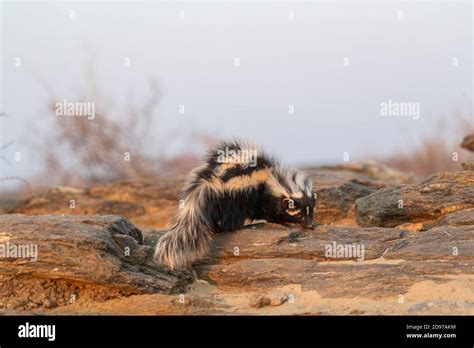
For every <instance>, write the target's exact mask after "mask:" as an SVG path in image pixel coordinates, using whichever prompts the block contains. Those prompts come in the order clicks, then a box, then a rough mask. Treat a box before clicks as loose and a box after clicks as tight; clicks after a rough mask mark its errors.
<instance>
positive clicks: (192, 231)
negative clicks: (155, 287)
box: [155, 141, 316, 269]
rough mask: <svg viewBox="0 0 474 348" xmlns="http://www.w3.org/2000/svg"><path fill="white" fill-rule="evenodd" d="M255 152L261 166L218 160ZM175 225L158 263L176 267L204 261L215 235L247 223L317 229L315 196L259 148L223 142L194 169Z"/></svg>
mask: <svg viewBox="0 0 474 348" xmlns="http://www.w3.org/2000/svg"><path fill="white" fill-rule="evenodd" d="M229 149H231V150H234V151H241V153H242V152H243V151H254V152H253V153H256V154H257V157H256V159H257V160H256V163H249V162H242V161H241V160H240V161H239V160H235V159H236V157H233V158H227V159H226V161H225V162H223V161H222V159H221V158H220V157H219V155H218V154H219V153H220V154H222V152H223V151H226V150H229ZM181 202H182V204H181V208H180V210H179V211H178V214H177V215H176V218H175V223H174V225H173V227H172V228H171V229H170V230H169V231H168V232H167V233H165V234H164V235H163V236H162V237H161V238H160V240H159V241H158V243H157V245H156V249H155V260H156V261H157V262H158V263H161V264H166V265H168V267H170V268H171V269H173V268H176V267H184V266H189V265H190V264H191V263H193V262H194V261H196V260H198V259H200V258H202V257H203V256H204V255H205V254H206V252H207V250H208V248H209V245H210V243H211V241H212V237H213V235H214V233H216V232H220V231H234V230H237V229H239V228H241V227H242V226H243V225H244V224H245V223H246V221H252V220H260V219H264V220H267V221H268V222H274V223H280V224H287V223H300V224H303V225H304V226H305V227H312V225H313V215H314V212H315V204H316V195H315V194H313V186H312V181H311V179H310V178H309V177H308V176H306V175H305V174H304V173H302V172H300V171H297V170H294V169H288V168H286V167H282V166H280V165H279V164H278V162H277V161H276V160H274V159H273V158H271V157H268V156H267V155H266V154H264V153H263V152H262V151H261V150H260V149H259V148H258V147H256V146H255V145H252V144H250V143H246V142H242V141H232V142H223V143H221V144H219V145H218V146H217V147H216V148H215V149H214V150H212V151H210V152H209V153H208V155H207V158H206V162H205V164H204V165H203V166H201V167H198V168H196V169H195V170H193V171H192V172H191V174H190V176H189V179H188V182H187V183H186V186H185V188H184V190H183V193H182V200H181Z"/></svg>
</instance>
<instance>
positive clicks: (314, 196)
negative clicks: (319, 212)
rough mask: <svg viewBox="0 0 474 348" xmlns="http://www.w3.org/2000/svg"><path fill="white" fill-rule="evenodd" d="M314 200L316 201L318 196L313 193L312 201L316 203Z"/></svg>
mask: <svg viewBox="0 0 474 348" xmlns="http://www.w3.org/2000/svg"><path fill="white" fill-rule="evenodd" d="M316 199H318V194H317V193H316V192H313V200H314V201H315V202H316Z"/></svg>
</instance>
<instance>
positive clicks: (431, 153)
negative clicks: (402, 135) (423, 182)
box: [381, 113, 474, 176]
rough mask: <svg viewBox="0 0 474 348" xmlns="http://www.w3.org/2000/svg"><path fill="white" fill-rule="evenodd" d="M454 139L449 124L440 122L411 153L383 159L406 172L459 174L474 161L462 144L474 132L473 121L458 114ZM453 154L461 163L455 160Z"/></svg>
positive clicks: (473, 157)
mask: <svg viewBox="0 0 474 348" xmlns="http://www.w3.org/2000/svg"><path fill="white" fill-rule="evenodd" d="M453 121H454V122H455V126H454V136H453V134H451V132H452V131H453V129H450V128H449V127H448V125H447V124H446V122H439V123H438V125H437V127H436V130H435V132H433V133H430V134H427V135H426V134H425V135H424V136H423V137H421V138H420V140H419V141H418V142H416V143H415V144H413V145H412V146H410V150H409V151H400V152H399V153H395V154H393V155H391V156H389V157H388V158H386V159H381V161H382V162H384V163H385V164H387V165H389V166H391V167H394V168H397V169H399V170H401V171H404V172H411V173H414V174H416V175H419V176H427V175H431V174H434V173H438V172H444V171H455V170H460V169H461V166H460V163H461V162H464V161H467V160H470V159H474V154H473V153H471V152H469V151H467V150H465V149H462V148H461V146H460V144H461V141H462V139H463V138H464V136H466V135H467V134H469V133H470V132H473V131H474V127H473V124H474V122H473V120H472V118H471V117H463V116H462V115H461V114H459V113H455V115H454V117H453ZM454 152H456V153H457V154H458V161H455V160H453V158H454Z"/></svg>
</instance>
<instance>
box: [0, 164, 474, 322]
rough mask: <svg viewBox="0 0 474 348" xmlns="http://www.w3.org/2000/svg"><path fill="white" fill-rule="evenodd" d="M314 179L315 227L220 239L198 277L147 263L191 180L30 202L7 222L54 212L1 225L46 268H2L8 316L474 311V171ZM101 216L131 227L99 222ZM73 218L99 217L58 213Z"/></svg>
mask: <svg viewBox="0 0 474 348" xmlns="http://www.w3.org/2000/svg"><path fill="white" fill-rule="evenodd" d="M307 171H308V172H309V173H310V174H311V175H312V176H313V178H314V181H315V190H316V192H317V193H318V209H317V216H316V223H317V224H318V225H317V227H316V228H315V229H314V230H309V231H308V230H301V229H300V228H299V227H297V226H292V227H288V226H280V225H274V224H268V223H259V224H254V225H249V226H246V227H245V228H243V229H241V230H239V231H236V232H231V233H230V232H225V233H219V234H217V235H216V236H215V239H214V242H213V244H212V248H211V250H210V252H209V253H208V255H207V257H206V258H205V259H203V260H202V261H200V262H198V263H196V264H195V265H194V267H193V269H194V271H193V272H195V273H192V274H191V271H189V272H187V271H174V272H170V271H167V270H165V269H163V268H162V267H159V266H157V265H155V264H154V263H153V262H152V260H151V258H150V256H151V253H152V247H153V246H154V245H155V243H156V241H157V240H158V239H159V238H160V236H161V235H162V233H163V232H164V229H157V227H158V228H160V227H163V226H165V225H166V224H168V223H169V222H170V221H171V219H172V216H173V214H174V212H175V211H176V209H177V206H178V204H179V202H178V194H179V191H180V189H181V185H182V180H181V179H176V180H159V181H157V182H120V183H112V184H109V185H104V186H100V187H92V188H88V189H78V188H67V187H63V188H55V189H52V190H50V191H49V192H47V193H45V194H43V195H39V196H35V197H32V198H30V199H28V200H26V201H23V202H20V203H19V204H17V206H16V207H14V208H13V209H10V208H9V210H8V212H22V213H25V214H53V213H54V214H56V215H40V216H29V215H17V214H12V215H0V244H2V243H3V244H4V243H6V242H7V241H8V242H10V243H17V244H21V243H22V244H35V243H36V244H37V245H38V246H39V255H38V261H34V262H33V261H30V260H24V259H23V260H22V259H1V258H0V280H1V281H2V282H1V285H0V308H2V309H1V310H0V312H1V313H11V311H15V312H19V313H25V312H29V313H40V314H81V313H83V314H149V315H156V314H234V313H236V314H287V315H288V314H312V315H320V314H323V315H327V314H376V315H377V314H470V315H472V314H474V290H473V289H474V191H473V190H474V172H473V171H470V170H465V171H459V172H449V173H440V174H437V175H434V176H431V177H430V178H428V179H427V180H425V181H423V182H420V183H417V180H415V179H414V178H412V177H411V176H406V175H403V174H401V173H399V172H397V171H393V170H391V169H389V168H387V167H384V166H379V165H377V164H374V163H365V164H346V165H342V166H333V167H318V168H313V169H308V170H307ZM71 199H74V202H75V207H74V208H70V204H71V202H70V200H71ZM400 200H402V203H403V208H399V201H400ZM104 212H106V213H114V214H120V215H122V216H125V217H128V218H129V219H130V221H132V222H133V223H134V225H132V224H131V223H130V222H128V220H127V219H125V218H122V217H119V216H98V215H94V214H100V215H103V214H104ZM71 213H74V214H86V215H89V216H85V215H81V216H70V215H67V216H61V215H60V214H71ZM127 247H128V248H130V255H129V256H126V254H125V250H126V248H127ZM196 275H197V277H198V278H195V276H196ZM191 282H192V283H191ZM190 283H191V284H190ZM74 296H76V297H77V298H76V300H75V301H72V302H71V298H73V297H74ZM74 298H75V297H74Z"/></svg>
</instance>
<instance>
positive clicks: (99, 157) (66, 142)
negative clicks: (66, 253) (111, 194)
mask: <svg viewBox="0 0 474 348" xmlns="http://www.w3.org/2000/svg"><path fill="white" fill-rule="evenodd" d="M94 76H95V74H94V73H93V71H92V72H90V73H89V74H88V79H86V81H88V83H87V86H88V88H87V92H86V93H84V95H82V96H81V97H80V98H77V99H76V100H71V102H75V101H80V102H82V101H86V102H87V101H93V102H94V103H95V118H94V119H90V120H89V119H88V118H87V117H85V116H78V117H75V116H67V117H63V116H61V117H60V116H55V115H54V113H55V104H56V103H57V102H61V101H62V100H63V99H64V98H55V97H50V100H51V103H50V105H49V111H51V112H52V113H53V115H54V122H53V129H52V132H50V134H48V135H47V136H44V137H43V138H41V139H40V145H39V146H40V147H41V151H39V153H41V154H42V156H43V163H44V164H45V174H44V175H43V176H42V177H43V180H40V183H41V181H42V183H44V184H49V185H50V184H61V185H71V184H74V185H90V184H94V183H100V182H110V181H116V180H124V179H143V178H149V177H156V176H160V175H166V174H168V175H176V174H181V173H184V172H187V171H188V170H189V169H190V168H191V167H193V166H194V165H195V164H196V162H197V161H198V156H197V155H196V153H194V152H193V151H189V152H188V153H186V154H184V155H182V156H181V154H179V155H175V156H174V157H172V158H167V157H166V146H167V145H166V144H170V143H172V142H173V141H176V140H179V141H182V139H186V143H187V144H189V145H187V146H186V147H185V148H186V149H196V148H198V145H207V144H208V143H209V142H211V139H212V138H211V137H207V136H204V135H202V134H200V133H192V134H191V135H189V134H179V133H180V132H179V131H178V132H176V133H175V134H173V136H172V137H171V136H167V137H165V138H166V139H156V138H155V137H154V136H153V135H152V134H151V131H152V129H153V127H156V125H155V124H154V122H153V121H154V118H155V116H156V106H157V105H158V101H159V98H160V93H159V88H158V85H157V83H156V82H155V81H154V80H151V81H150V84H149V96H148V97H147V99H146V100H145V102H141V103H135V104H134V103H133V98H130V99H131V100H132V101H130V100H129V105H128V106H127V107H125V108H121V109H120V112H114V108H113V107H112V106H113V105H117V104H119V103H117V102H116V101H114V100H112V101H111V100H110V99H109V100H107V99H106V98H105V97H103V95H102V93H101V92H100V89H99V88H98V85H97V83H96V81H95V78H94ZM106 100H107V101H106ZM68 101H69V100H68ZM160 143H161V144H162V145H160ZM163 144H164V145H163ZM127 154H129V157H128V155H127ZM128 158H129V159H130V160H129V161H127V159H128ZM45 180H46V182H45Z"/></svg>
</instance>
